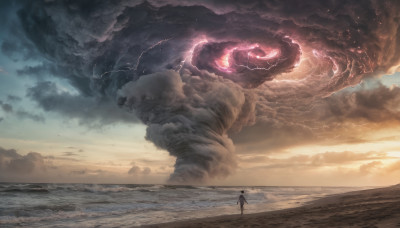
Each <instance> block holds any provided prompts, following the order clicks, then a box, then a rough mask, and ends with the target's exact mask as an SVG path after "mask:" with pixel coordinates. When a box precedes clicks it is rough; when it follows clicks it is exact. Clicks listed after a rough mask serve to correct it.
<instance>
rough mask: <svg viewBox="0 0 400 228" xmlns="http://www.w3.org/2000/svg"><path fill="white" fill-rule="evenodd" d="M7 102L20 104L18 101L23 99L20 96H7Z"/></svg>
mask: <svg viewBox="0 0 400 228" xmlns="http://www.w3.org/2000/svg"><path fill="white" fill-rule="evenodd" d="M7 100H8V101H10V102H18V101H21V100H22V98H20V97H18V96H14V95H7Z"/></svg>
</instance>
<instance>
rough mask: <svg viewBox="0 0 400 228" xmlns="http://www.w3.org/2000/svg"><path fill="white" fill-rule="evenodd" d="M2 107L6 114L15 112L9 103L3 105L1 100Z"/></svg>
mask: <svg viewBox="0 0 400 228" xmlns="http://www.w3.org/2000/svg"><path fill="white" fill-rule="evenodd" d="M0 106H1V108H2V109H3V111H4V112H6V113H10V112H12V111H13V107H12V105H10V104H8V103H3V101H1V100H0Z"/></svg>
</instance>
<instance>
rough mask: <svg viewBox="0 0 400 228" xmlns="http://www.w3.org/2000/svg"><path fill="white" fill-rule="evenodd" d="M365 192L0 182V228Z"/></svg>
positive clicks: (158, 217)
mask: <svg viewBox="0 0 400 228" xmlns="http://www.w3.org/2000/svg"><path fill="white" fill-rule="evenodd" d="M363 189H367V187H279V186H276V187H274V186H252V187H248V186H246V187H240V186H239V187H227V186H177V185H137V184H22V183H21V184H16V183H0V227H16V226H19V227H132V226H140V225H146V224H157V223H163V222H172V221H177V220H183V219H193V218H202V217H209V216H218V215H227V214H239V213H240V209H239V206H238V205H237V204H236V202H237V198H238V196H239V195H240V190H244V191H245V197H246V199H247V202H248V203H249V204H248V205H246V206H245V214H248V213H256V212H262V211H272V210H278V209H285V208H291V207H297V206H301V205H304V204H306V203H307V202H309V201H312V200H315V199H319V198H321V197H324V196H326V195H329V194H338V193H344V192H349V191H355V190H363Z"/></svg>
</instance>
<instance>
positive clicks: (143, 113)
mask: <svg viewBox="0 0 400 228" xmlns="http://www.w3.org/2000/svg"><path fill="white" fill-rule="evenodd" d="M399 8H400V4H398V3H396V2H387V1H385V2H383V1H368V2H359V1H344V0H343V1H306V2H305V1H298V0H296V1H295V0H290V1H289V0H288V1H280V2H276V1H246V3H244V2H243V3H231V1H226V2H225V1H215V2H213V1H207V2H204V1H171V2H159V1H150V2H132V1H112V2H91V3H88V2H81V1H72V2H59V1H56V2H52V1H44V2H42V1H30V2H26V4H25V5H23V6H21V9H20V10H19V11H18V16H19V20H20V22H19V23H20V24H21V25H22V27H23V30H24V33H25V35H26V37H27V38H28V40H30V42H29V43H30V44H31V45H32V44H33V45H34V46H35V47H36V50H38V51H39V52H40V53H41V54H42V55H43V56H44V57H45V58H46V63H45V65H38V66H37V67H27V68H24V69H21V70H20V71H18V73H19V74H20V75H26V74H30V73H32V74H36V75H37V76H38V77H39V76H40V75H41V74H42V72H50V74H51V75H54V76H56V77H61V78H65V79H67V80H68V81H69V82H70V83H71V85H72V86H74V87H75V88H76V90H77V91H78V94H77V95H71V94H68V93H66V92H60V91H58V90H57V89H56V85H54V84H52V83H50V82H40V83H38V85H36V86H35V87H33V88H31V89H30V90H29V93H28V94H29V96H30V97H31V98H32V99H33V100H35V101H37V103H38V104H39V106H41V107H42V108H44V109H45V110H48V111H52V110H53V111H57V112H60V113H65V114H66V115H67V116H71V115H72V116H79V117H81V118H82V116H84V115H85V114H86V113H90V111H83V112H82V113H78V114H77V113H76V109H79V107H83V106H86V107H89V110H96V107H98V106H97V105H96V104H103V105H104V104H105V103H106V104H119V105H120V106H121V107H124V108H125V109H129V110H131V111H133V112H134V113H135V114H136V116H137V118H138V119H140V120H141V121H142V122H143V123H145V124H146V125H147V126H148V128H147V132H146V138H147V139H148V140H150V141H152V142H153V143H154V144H155V145H156V146H158V147H160V148H163V149H165V150H167V151H169V153H170V154H171V155H173V156H175V157H176V158H177V159H176V164H175V171H174V173H173V174H172V175H171V178H170V180H171V181H174V182H195V183H198V182H202V181H206V180H208V179H209V178H216V177H217V178H218V177H224V176H227V175H229V174H230V173H232V172H233V171H234V170H235V167H236V166H237V163H236V159H235V152H234V150H235V149H234V145H233V142H232V140H231V139H230V137H229V136H230V135H233V136H234V140H235V141H238V142H239V141H240V140H242V141H243V140H244V139H243V137H240V135H241V134H242V136H244V135H243V132H249V134H250V133H251V132H252V129H257V130H256V131H255V132H258V133H256V135H257V138H262V139H270V138H269V137H272V138H273V137H274V136H275V135H277V134H276V133H278V135H280V136H282V137H279V140H278V141H282V142H285V141H288V140H287V138H285V137H284V136H283V135H285V134H286V132H287V133H288V134H291V133H293V132H294V134H298V135H299V137H298V138H301V137H304V139H305V140H307V139H310V138H313V139H315V138H318V136H317V135H315V134H314V130H315V129H322V128H323V127H324V125H325V124H324V123H323V121H321V119H322V117H321V116H323V114H327V113H328V114H329V112H332V113H334V114H335V111H334V109H333V108H329V107H331V106H329V104H333V103H334V102H335V98H334V97H333V98H330V96H332V94H333V93H335V92H337V91H339V90H341V89H343V88H346V87H348V86H351V85H355V84H358V83H360V81H361V80H362V79H364V78H369V77H373V76H376V75H380V74H382V73H385V72H393V71H394V70H396V69H397V67H398V66H399V63H400V52H399V50H400V48H399V45H400V43H399V41H398V39H396V38H395V37H398V36H399V35H398V32H399V31H400V30H399V29H398V28H399V24H398V22H397V19H396V18H397V14H398V11H399ZM6 42H9V41H5V42H3V45H2V49H3V51H4V52H9V53H12V50H14V49H18V47H19V46H18V45H19V44H18V45H17V44H16V45H14V46H13V48H11V47H8V49H7V45H6V46H4V45H5V44H7V43H6ZM24 42H26V41H24ZM364 95H365V96H367V94H364ZM367 98H368V96H367ZM362 99H363V95H360V97H358V98H356V102H353V103H351V104H350V103H349V104H342V106H343V107H344V108H345V109H346V107H349V106H351V107H353V106H354V105H355V106H357V105H358V106H357V107H354V108H353V109H352V110H354V112H353V113H360V111H361V110H359V109H360V107H362V106H363V104H364V103H363V101H362ZM104 101H107V102H104ZM359 105H361V106H359ZM364 106H365V105H364ZM388 106H390V105H389V104H388V105H387V106H385V107H388ZM107 107H112V106H109V105H107ZM366 108H367V109H368V108H375V107H366ZM378 109H379V108H378ZM79 110H81V109H79ZM101 110H103V109H101ZM108 110H110V112H103V111H99V112H97V113H99V115H100V116H103V114H105V116H107V115H112V116H113V118H114V117H115V118H116V119H119V118H121V119H125V118H126V116H124V115H122V114H118V115H117V116H114V114H110V113H111V112H113V113H114V111H115V113H119V112H120V111H121V110H117V109H114V107H112V108H109V109H108ZM314 111H319V112H322V114H314V113H313V112H314ZM392 111H395V109H393V110H392ZM328 114H327V115H328ZM352 115H353V114H351V113H348V114H344V116H345V117H349V116H352ZM374 116H375V115H374ZM98 118H100V119H101V117H98ZM314 118H317V119H316V120H317V121H315V119H314ZM318 118H320V119H318ZM83 119H84V118H83ZM128 119H129V118H128ZM256 122H257V123H259V124H256V125H254V126H253V127H249V126H250V125H253V124H254V123H256ZM242 129H244V130H243V131H242V133H240V132H241V130H242ZM247 136H248V135H247ZM249 140H252V139H251V138H250V139H249ZM244 141H246V140H244ZM300 141H302V140H300ZM270 142H271V143H272V144H273V143H274V140H270Z"/></svg>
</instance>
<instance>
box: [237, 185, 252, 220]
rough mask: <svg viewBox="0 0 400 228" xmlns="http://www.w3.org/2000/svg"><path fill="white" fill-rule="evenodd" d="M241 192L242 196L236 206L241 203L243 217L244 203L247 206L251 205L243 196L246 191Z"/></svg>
mask: <svg viewBox="0 0 400 228" xmlns="http://www.w3.org/2000/svg"><path fill="white" fill-rule="evenodd" d="M240 192H241V194H240V196H239V199H238V201H237V202H236V204H239V202H240V215H241V216H242V215H243V210H244V202H246V203H247V204H249V203H248V202H247V200H246V198H244V195H243V194H244V191H240Z"/></svg>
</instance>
